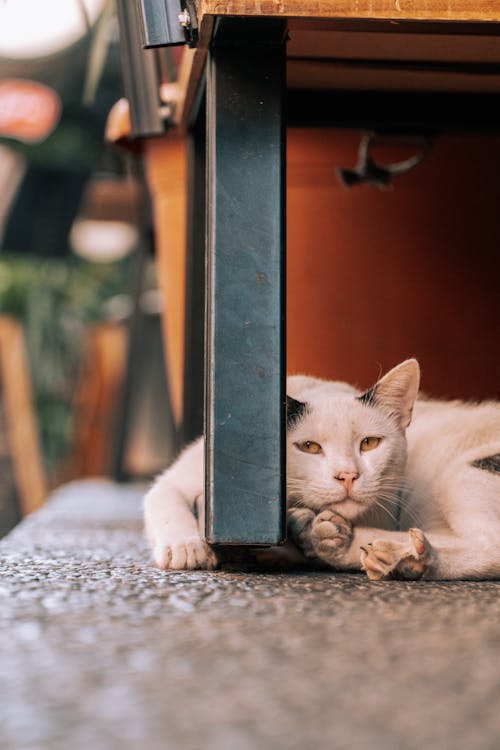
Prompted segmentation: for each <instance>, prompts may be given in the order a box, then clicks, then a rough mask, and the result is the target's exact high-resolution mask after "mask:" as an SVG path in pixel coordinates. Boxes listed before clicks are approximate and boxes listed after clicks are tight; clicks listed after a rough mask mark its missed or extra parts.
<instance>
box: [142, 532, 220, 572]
mask: <svg viewBox="0 0 500 750" xmlns="http://www.w3.org/2000/svg"><path fill="white" fill-rule="evenodd" d="M154 559H155V563H156V564H157V565H158V567H159V568H162V570H214V569H215V568H216V567H217V565H218V563H219V561H218V559H217V555H216V554H215V552H214V551H213V549H212V548H211V547H210V546H209V545H208V544H207V543H206V542H204V541H203V539H201V538H200V537H199V536H191V537H187V538H186V539H182V540H180V541H172V542H169V543H165V542H162V543H160V544H157V545H156V547H155V548H154Z"/></svg>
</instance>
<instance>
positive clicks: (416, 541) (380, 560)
mask: <svg viewBox="0 0 500 750" xmlns="http://www.w3.org/2000/svg"><path fill="white" fill-rule="evenodd" d="M432 556H433V553H432V548H431V546H430V544H429V542H428V540H427V539H426V537H425V535H424V533H423V531H420V529H410V530H409V532H408V544H402V543H401V542H393V541H391V540H390V539H378V540H376V541H375V542H372V543H371V544H367V545H366V547H361V568H362V569H363V570H364V571H365V572H366V574H367V576H368V578H370V580H372V581H389V580H412V581H415V580H418V579H419V578H422V577H423V576H424V574H425V573H426V571H427V570H428V569H429V566H430V562H431V559H432Z"/></svg>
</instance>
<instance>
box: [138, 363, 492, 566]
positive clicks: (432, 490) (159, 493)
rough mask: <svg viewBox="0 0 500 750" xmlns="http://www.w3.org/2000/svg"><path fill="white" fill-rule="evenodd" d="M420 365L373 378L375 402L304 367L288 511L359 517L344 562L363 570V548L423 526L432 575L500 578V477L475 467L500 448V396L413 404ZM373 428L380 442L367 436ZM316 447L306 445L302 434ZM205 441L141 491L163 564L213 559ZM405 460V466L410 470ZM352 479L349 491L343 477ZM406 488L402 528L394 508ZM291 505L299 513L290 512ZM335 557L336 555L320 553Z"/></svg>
mask: <svg viewBox="0 0 500 750" xmlns="http://www.w3.org/2000/svg"><path fill="white" fill-rule="evenodd" d="M418 385H419V368H418V364H417V363H416V361H415V360H408V361H407V362H404V363H402V364H401V365H399V366H398V367H397V368H394V369H393V370H391V372H390V373H388V374H387V375H386V376H385V377H384V378H382V379H381V380H380V381H379V383H378V384H377V385H376V403H374V404H372V405H370V404H364V403H362V402H361V401H360V400H359V399H358V398H357V396H359V395H360V394H359V392H358V391H356V389H354V388H353V387H352V386H349V385H347V384H346V383H339V382H332V381H325V380H319V379H317V378H311V377H308V376H302V375H296V376H291V377H289V378H288V380H287V392H288V394H289V395H290V396H292V397H293V398H294V399H296V400H298V401H301V402H304V403H306V404H307V413H306V414H305V415H304V416H303V417H302V418H301V419H300V420H299V421H298V422H297V424H295V425H294V426H293V427H292V428H291V429H290V430H289V431H288V433H287V496H288V504H289V507H290V508H296V507H304V508H310V509H311V510H312V511H313V512H314V513H318V512H319V511H321V510H322V509H324V508H326V507H328V508H330V509H333V510H334V511H335V512H336V513H338V514H339V515H341V516H342V517H343V518H346V519H348V520H349V521H350V522H352V523H354V525H355V526H354V535H353V541H352V543H351V545H350V547H349V549H348V550H346V553H345V556H344V558H343V559H342V560H341V561H340V562H339V560H338V559H336V560H335V567H337V568H340V569H360V547H364V546H365V545H369V544H371V543H373V542H377V541H380V539H382V540H386V541H389V542H391V543H392V542H393V543H394V544H396V545H402V544H404V543H406V540H407V538H408V534H407V533H406V532H403V531H401V530H400V529H403V530H406V529H408V528H410V527H415V526H418V527H420V528H421V529H422V530H423V531H424V532H425V533H426V536H427V539H428V543H429V544H430V545H431V547H432V552H433V554H432V565H429V567H428V570H427V572H426V575H427V577H433V578H462V577H467V578H474V577H476V578H487V577H496V576H499V575H500V551H499V550H498V548H497V546H496V539H497V538H498V535H499V532H500V477H499V476H498V475H494V474H492V473H490V472H487V471H484V470H481V469H478V468H475V467H473V466H472V465H471V464H472V462H473V461H474V460H476V459H482V458H486V457H487V456H491V455H494V454H496V453H500V404H498V403H494V402H490V403H484V404H478V405H474V404H464V403H461V402H441V401H433V400H426V399H422V400H419V401H417V404H416V406H415V409H414V413H413V420H412V422H411V424H410V426H409V427H408V429H407V431H406V437H407V441H408V461H407V463H406V454H407V447H406V439H405V427H406V426H407V425H408V423H409V421H410V419H411V417H412V408H413V403H414V400H415V397H416V394H417V391H418ZM368 436H377V437H380V438H381V441H380V444H379V446H378V447H377V448H375V449H374V450H372V451H368V452H362V451H361V450H360V444H361V440H362V439H363V438H364V437H368ZM307 440H309V441H314V442H317V443H319V444H320V445H321V447H322V450H321V452H320V453H319V454H309V453H305V452H303V451H302V450H300V447H299V446H300V445H301V444H302V443H303V442H304V441H307ZM203 454H204V451H203V441H202V439H201V438H200V439H199V440H197V441H196V442H195V443H193V444H192V445H190V446H188V447H187V448H186V449H185V450H184V451H183V453H182V454H181V455H180V456H179V458H178V459H177V461H176V462H175V463H174V464H173V465H172V466H171V467H170V468H168V469H167V470H166V471H165V472H164V473H163V474H162V475H161V476H160V477H159V478H158V479H157V480H156V482H155V483H154V485H153V486H152V488H151V489H150V491H149V492H148V494H147V495H146V497H145V501H144V513H145V522H146V531H147V533H148V536H149V538H150V540H151V542H152V545H153V550H154V557H155V561H156V563H157V564H158V565H159V566H160V567H162V568H174V569H183V568H187V569H189V568H198V567H202V568H203V567H204V568H211V567H214V566H215V565H216V562H217V560H216V557H215V554H214V551H213V550H212V549H211V548H210V547H209V546H208V545H207V544H206V543H205V542H204V541H203V540H202V537H201V534H200V530H199V527H198V521H197V518H196V515H195V513H196V508H197V506H199V507H198V508H197V509H198V520H199V521H200V528H202V526H203V519H202V518H201V514H202V512H203V502H202V501H203V496H204V457H203ZM405 466H406V471H405ZM345 472H347V473H349V474H350V475H351V476H353V477H356V478H355V479H354V480H353V482H352V486H350V488H349V492H348V491H347V489H346V486H344V483H343V481H341V480H340V479H339V476H342V474H343V473H345ZM402 496H404V504H403V513H402V516H401V525H400V528H399V529H397V510H398V503H399V501H400V498H401V497H402ZM291 512H292V511H291ZM324 559H325V561H326V562H329V560H328V558H326V557H325V558H324Z"/></svg>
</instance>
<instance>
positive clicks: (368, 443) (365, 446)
mask: <svg viewBox="0 0 500 750" xmlns="http://www.w3.org/2000/svg"><path fill="white" fill-rule="evenodd" d="M381 440H382V438H379V437H365V438H363V440H362V441H361V443H360V444H359V449H360V450H361V451H363V452H364V451H372V450H374V449H375V448H376V447H377V446H378V445H380V441H381Z"/></svg>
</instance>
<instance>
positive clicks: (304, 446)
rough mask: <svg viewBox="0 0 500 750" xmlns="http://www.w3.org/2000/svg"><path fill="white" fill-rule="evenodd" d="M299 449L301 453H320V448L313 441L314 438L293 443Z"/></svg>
mask: <svg viewBox="0 0 500 750" xmlns="http://www.w3.org/2000/svg"><path fill="white" fill-rule="evenodd" d="M295 445H296V446H297V448H298V449H299V451H302V453H313V454H316V453H321V452H322V448H321V445H320V444H319V443H315V442H314V440H304V442H303V443H295Z"/></svg>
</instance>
